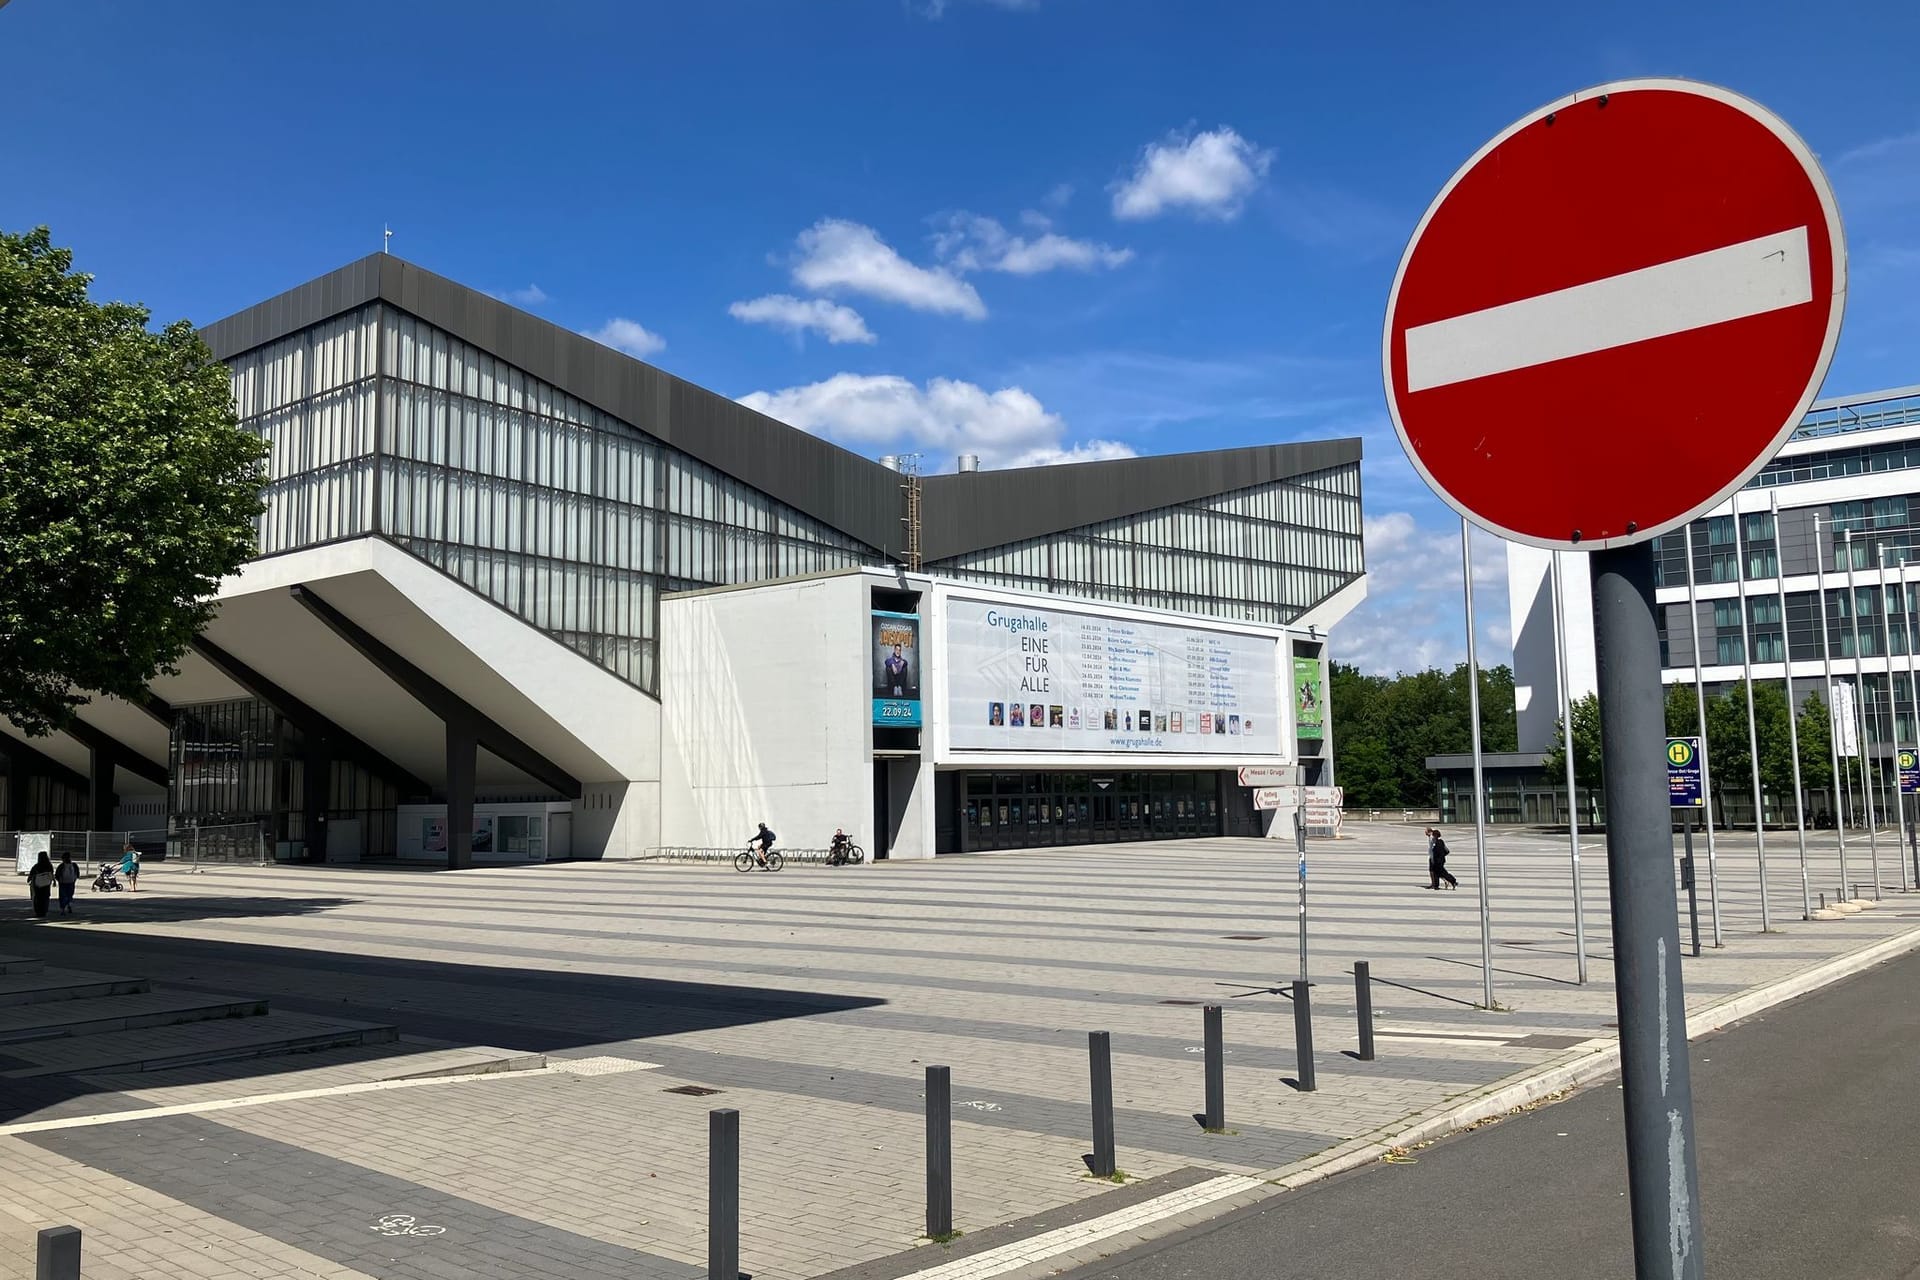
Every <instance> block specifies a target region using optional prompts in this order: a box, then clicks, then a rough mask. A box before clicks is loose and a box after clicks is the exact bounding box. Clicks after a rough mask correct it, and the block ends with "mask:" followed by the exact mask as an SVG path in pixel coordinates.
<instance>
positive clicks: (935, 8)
mask: <svg viewBox="0 0 1920 1280" xmlns="http://www.w3.org/2000/svg"><path fill="white" fill-rule="evenodd" d="M986 3H988V4H990V5H992V6H993V7H994V8H996V9H1016V10H1017V9H1038V8H1039V7H1040V0H986ZM952 4H953V0H907V10H908V12H910V13H917V14H919V15H920V16H921V17H923V18H932V19H934V20H935V21H938V20H939V19H941V18H943V17H945V16H946V12H947V9H948V8H949V7H950V6H951V5H952Z"/></svg>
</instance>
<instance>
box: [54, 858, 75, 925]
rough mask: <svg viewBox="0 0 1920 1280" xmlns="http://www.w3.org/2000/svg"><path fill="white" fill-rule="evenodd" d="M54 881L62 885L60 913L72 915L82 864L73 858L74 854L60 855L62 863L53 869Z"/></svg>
mask: <svg viewBox="0 0 1920 1280" xmlns="http://www.w3.org/2000/svg"><path fill="white" fill-rule="evenodd" d="M53 882H54V883H55V884H56V885H58V886H60V914H61V915H63V916H70V915H72V914H73V891H74V889H75V888H76V887H78V886H79V884H80V864H79V863H77V862H75V861H74V860H73V855H72V854H70V853H63V854H61V855H60V865H59V866H57V867H55V868H54V869H53Z"/></svg>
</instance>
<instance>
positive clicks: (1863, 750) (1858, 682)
mask: <svg viewBox="0 0 1920 1280" xmlns="http://www.w3.org/2000/svg"><path fill="white" fill-rule="evenodd" d="M1847 616H1848V617H1850V618H1852V619H1853V688H1854V701H1855V702H1856V703H1858V704H1859V707H1860V710H1859V711H1858V712H1856V713H1855V714H1856V715H1858V716H1859V719H1860V726H1859V729H1858V731H1857V732H1856V733H1855V735H1854V736H1855V737H1856V738H1857V739H1858V740H1859V744H1860V799H1861V800H1862V801H1863V802H1864V803H1865V805H1866V807H1867V853H1868V854H1869V855H1870V856H1871V857H1872V858H1873V896H1874V898H1875V899H1876V900H1878V899H1879V897H1880V833H1879V831H1878V826H1879V823H1878V820H1877V819H1875V817H1874V816H1873V744H1872V743H1871V742H1869V741H1868V738H1869V736H1870V735H1871V733H1872V731H1873V721H1872V720H1870V719H1868V718H1867V715H1866V711H1867V706H1866V702H1867V676H1866V667H1865V666H1864V665H1863V664H1862V663H1861V661H1860V589H1859V588H1858V587H1856V586H1854V585H1853V530H1852V529H1848V530H1847Z"/></svg>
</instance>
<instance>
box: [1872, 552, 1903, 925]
mask: <svg viewBox="0 0 1920 1280" xmlns="http://www.w3.org/2000/svg"><path fill="white" fill-rule="evenodd" d="M1875 550H1876V551H1877V552H1878V553H1879V557H1880V642H1881V645H1882V647H1884V648H1885V650H1886V654H1887V728H1888V729H1889V730H1891V731H1892V735H1893V775H1894V786H1896V787H1898V786H1899V785H1900V707H1899V705H1898V703H1897V700H1896V696H1895V694H1894V692H1893V595H1892V593H1891V592H1889V591H1888V590H1887V554H1886V548H1885V547H1879V546H1876V547H1875ZM1893 795H1894V808H1893V812H1894V830H1895V831H1896V832H1898V833H1899V839H1900V843H1899V844H1897V845H1895V846H1894V848H1895V850H1896V851H1899V850H1904V849H1905V848H1906V847H1907V805H1906V800H1905V798H1904V797H1903V796H1901V795H1900V793H1899V792H1898V791H1895V792H1894V793H1893ZM1893 864H1894V865H1895V866H1896V867H1898V868H1900V887H1901V888H1902V889H1904V888H1906V887H1907V860H1906V859H1905V858H1903V857H1901V856H1899V854H1898V852H1896V853H1895V856H1894V859H1893Z"/></svg>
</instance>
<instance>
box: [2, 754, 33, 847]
mask: <svg viewBox="0 0 1920 1280" xmlns="http://www.w3.org/2000/svg"><path fill="white" fill-rule="evenodd" d="M31 780H32V779H31V776H30V775H29V774H28V773H27V766H26V764H25V763H24V762H22V761H20V760H9V761H7V820H6V821H5V822H4V823H0V827H5V828H6V829H7V830H9V831H24V830H25V829H26V826H27V793H28V791H29V790H30V787H29V783H30V782H31Z"/></svg>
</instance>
